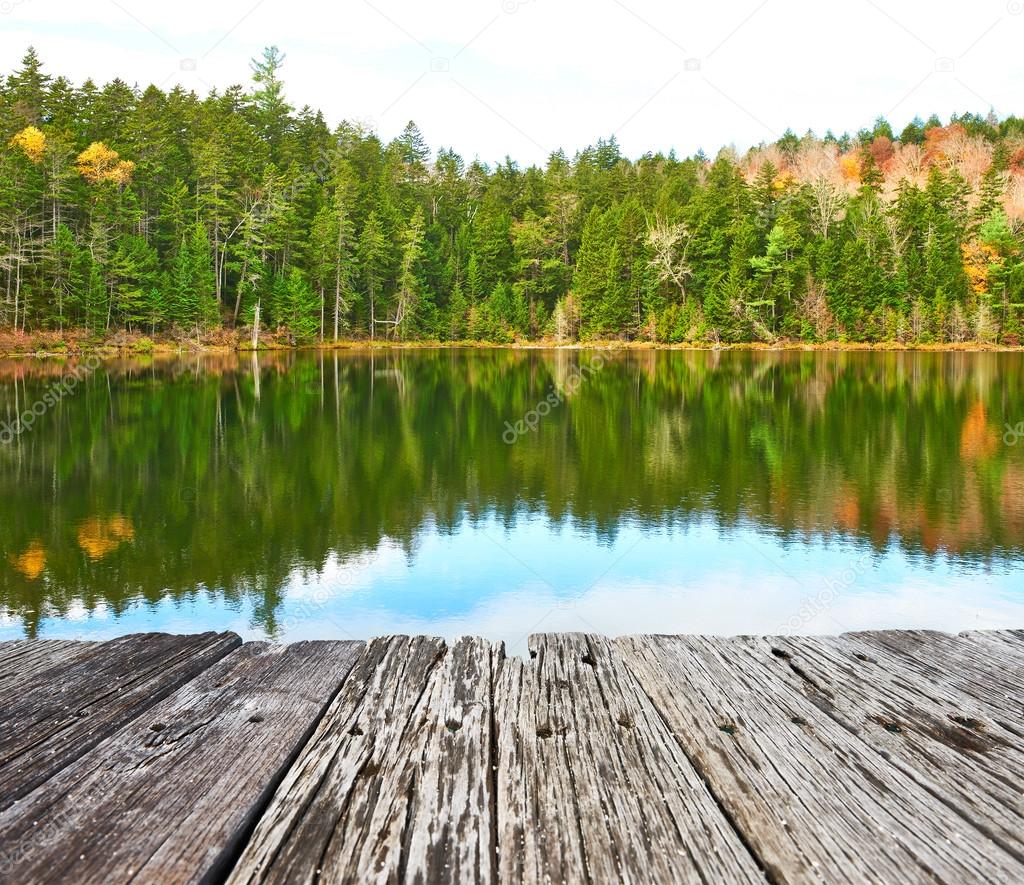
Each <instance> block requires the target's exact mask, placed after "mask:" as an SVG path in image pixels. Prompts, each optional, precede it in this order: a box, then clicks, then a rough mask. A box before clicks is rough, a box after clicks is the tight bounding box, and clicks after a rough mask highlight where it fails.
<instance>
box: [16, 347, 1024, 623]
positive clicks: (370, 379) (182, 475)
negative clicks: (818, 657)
mask: <svg viewBox="0 0 1024 885" xmlns="http://www.w3.org/2000/svg"><path fill="white" fill-rule="evenodd" d="M594 357H595V354H593V353H581V352H576V351H460V350H443V351H396V352H387V353H384V354H381V353H376V354H371V353H366V352H345V353H339V354H304V355H295V354H290V353H288V354H279V355H269V356H267V355H261V356H260V357H259V359H258V360H256V359H254V358H253V357H251V356H245V357H238V356H236V355H223V356H203V357H190V358H187V359H163V360H161V359H150V360H146V361H135V360H122V361H116V362H112V363H109V364H107V365H105V366H104V368H103V369H102V370H100V371H96V372H92V373H90V374H88V375H86V376H84V380H83V381H82V382H81V384H80V385H79V386H78V387H77V388H76V389H75V391H74V392H73V394H72V395H69V396H64V397H62V398H60V399H59V400H58V401H56V402H55V403H54V404H53V405H52V406H51V407H49V408H48V409H46V410H45V412H44V413H43V414H42V415H41V416H40V417H39V418H38V419H37V420H35V421H34V422H33V423H32V426H31V429H30V430H28V431H26V432H22V433H20V434H18V435H16V436H15V437H14V439H13V441H12V442H11V443H10V444H8V445H3V446H0V501H2V502H3V503H2V504H0V508H2V509H0V516H2V521H0V612H2V614H0V618H2V619H0V636H3V637H6V638H10V637H12V636H16V635H24V634H28V635H35V634H37V633H42V634H43V635H110V634H112V633H122V632H130V631H131V630H136V629H174V630H183V631H195V630H200V629H210V628H213V627H216V628H228V627H230V628H233V629H238V630H239V631H240V632H243V633H245V634H246V635H249V636H264V635H269V636H274V637H279V638H284V639H295V638H306V637H323V636H344V635H354V636H366V635H370V634H374V633H381V632H390V631H415V632H440V633H442V634H445V635H454V634H455V633H459V632H479V633H483V634H484V635H489V636H492V637H493V638H500V639H505V640H507V641H509V642H515V641H516V640H518V639H519V638H520V636H521V635H525V633H526V632H528V631H529V630H531V629H540V630H543V629H592V630H600V631H602V632H608V633H620V632H635V631H641V630H648V631H649V630H658V631H671V632H675V631H691V632H695V631H704V632H720V633H728V632H737V631H739V632H770V631H776V630H780V631H786V630H795V631H800V632H836V631H837V630H840V629H854V628H861V627H869V626H870V627H880V626H882V627H884V626H890V627H895V626H931V627H939V628H945V629H963V628H965V627H975V626H1008V625H1014V626H1020V625H1021V624H1024V592H1022V587H1024V581H1022V580H1021V579H1022V577H1024V445H1017V446H1014V445H1010V444H1008V443H1007V442H1006V441H1005V440H1004V438H1003V437H1004V433H1003V428H1004V426H1006V425H1010V426H1014V425H1015V424H1016V423H1017V422H1018V421H1019V420H1021V419H1024V385H1022V383H1021V382H1022V381H1024V378H1022V373H1024V360H1022V358H1021V356H1020V355H1016V354H867V353H846V354H842V353H834V354H833V353H829V354H820V353H715V352H673V353H665V352H639V353H623V354H608V353H603V354H600V355H599V359H598V360H597V361H596V362H595V360H594ZM595 366H596V369H595V368H594V367H595ZM68 371H69V368H68V366H67V365H61V364H58V363H54V362H41V361H10V362H7V363H0V421H6V422H7V423H8V425H10V424H11V422H13V421H16V420H17V415H18V414H20V413H22V412H23V411H24V410H25V409H26V408H28V409H31V406H32V404H34V403H36V402H39V401H40V399H41V398H43V397H45V394H46V392H47V391H48V390H51V389H52V388H53V385H54V383H55V381H58V380H59V379H60V378H61V377H62V376H63V375H64V374H66V373H67V372H68ZM510 425H511V426H512V427H513V428H517V429H516V432H515V433H514V434H511V435H510V434H509V432H508V429H509V426H510ZM510 439H514V441H512V442H511V443H510V441H509V440H510Z"/></svg>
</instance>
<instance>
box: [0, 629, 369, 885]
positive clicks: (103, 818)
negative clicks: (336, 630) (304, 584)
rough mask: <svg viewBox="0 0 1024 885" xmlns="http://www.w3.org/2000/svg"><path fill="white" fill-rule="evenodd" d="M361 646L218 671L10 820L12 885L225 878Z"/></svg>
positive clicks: (313, 648)
mask: <svg viewBox="0 0 1024 885" xmlns="http://www.w3.org/2000/svg"><path fill="white" fill-rule="evenodd" d="M362 647H363V644H362V643H355V642H316V643H298V644H296V645H292V646H283V647H282V646H270V645H267V644H265V643H248V644H246V645H244V646H242V647H241V648H239V649H237V650H236V651H234V652H232V653H231V654H229V655H228V656H227V657H225V658H224V659H223V660H220V661H218V662H217V663H216V664H214V665H213V666H211V667H210V668H209V669H207V670H205V671H204V672H202V673H201V674H200V675H199V676H197V677H196V678H195V679H193V680H192V681H191V682H189V683H187V684H186V685H184V686H182V687H181V688H179V689H178V690H177V691H175V692H174V693H173V694H172V695H170V696H169V697H167V698H165V699H164V700H163V701H161V702H160V703H158V704H156V705H155V706H153V707H151V708H150V709H149V710H148V711H147V712H146V713H145V715H143V716H141V717H140V718H138V719H136V720H135V721H134V722H132V723H130V724H128V725H127V726H125V727H124V728H122V729H121V730H120V731H118V732H117V733H116V734H114V735H112V736H109V737H108V738H107V739H106V740H105V741H104V742H103V743H102V744H100V745H99V746H98V747H95V748H94V749H93V750H92V751H90V752H89V753H87V754H85V755H84V756H82V757H81V758H80V759H78V760H77V761H76V762H74V763H73V764H71V765H69V766H67V767H66V768H64V769H63V770H62V771H60V772H59V773H57V774H55V775H54V776H52V777H51V778H49V780H47V781H46V782H45V783H44V784H42V785H41V786H40V787H38V788H37V789H35V790H33V791H32V792H31V793H29V794H28V795H27V796H25V797H23V798H22V799H20V800H19V801H17V802H16V803H14V805H12V806H11V807H10V808H8V809H7V810H6V811H4V812H2V813H0V845H3V846H5V848H6V854H7V857H8V860H10V858H11V857H12V856H13V857H14V860H13V862H11V863H9V864H8V866H9V868H10V869H11V870H12V879H11V880H12V881H21V882H25V881H55V882H56V881H68V882H96V883H107V882H122V881H128V880H129V879H132V878H133V877H134V878H137V879H138V880H139V881H147V882H162V883H177V882H192V881H199V880H202V879H205V880H207V881H209V880H216V879H218V878H222V877H223V875H224V874H225V873H226V871H227V869H228V867H229V866H230V864H231V862H232V861H233V860H234V858H235V856H236V855H237V852H238V851H239V850H240V848H241V846H242V844H243V842H244V840H245V838H246V837H247V836H248V834H249V832H250V831H251V828H252V827H253V826H254V824H255V822H256V819H257V817H258V815H259V814H260V813H261V812H262V810H263V808H264V807H265V805H266V802H267V801H268V800H269V798H270V795H271V793H272V792H273V789H274V787H275V786H276V784H277V783H278V782H279V780H280V777H281V776H282V775H283V773H284V770H285V769H286V767H287V765H288V764H289V763H290V762H291V761H292V759H293V758H294V756H295V754H296V753H297V752H298V750H299V748H300V747H301V745H302V743H303V741H304V740H305V739H306V738H307V737H308V735H309V734H310V733H311V731H312V730H313V728H314V727H315V724H316V723H317V722H318V721H319V717H320V716H321V714H322V712H323V710H324V709H325V708H326V706H327V705H328V703H329V702H330V700H331V698H332V697H333V696H334V694H335V692H336V691H337V690H338V689H339V687H340V686H341V684H342V682H343V680H344V679H345V677H346V675H347V674H348V672H349V670H350V669H351V667H352V664H353V663H354V661H355V660H356V658H357V657H358V656H359V654H360V652H361V650H362ZM40 826H43V827H44V828H45V830H46V833H45V837H44V838H42V839H40V838H39V837H38V828H39V827H40Z"/></svg>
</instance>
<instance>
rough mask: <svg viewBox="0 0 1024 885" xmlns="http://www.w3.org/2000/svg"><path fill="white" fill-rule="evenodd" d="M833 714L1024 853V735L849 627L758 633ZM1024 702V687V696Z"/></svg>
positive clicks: (1011, 849)
mask: <svg viewBox="0 0 1024 885" xmlns="http://www.w3.org/2000/svg"><path fill="white" fill-rule="evenodd" d="M747 641H748V642H749V643H752V644H755V645H760V646H762V647H761V649H760V652H761V654H762V656H765V655H766V654H773V655H774V656H775V657H776V660H778V664H779V666H782V667H789V668H791V670H792V671H793V672H794V673H796V674H797V676H799V677H800V679H801V680H802V682H803V683H804V686H805V693H806V694H807V695H808V697H810V698H811V699H812V701H816V702H817V703H818V706H819V707H821V708H822V709H824V710H825V711H826V712H827V713H828V714H829V715H830V716H831V717H832V718H833V719H835V720H836V721H838V722H839V723H840V724H842V725H844V726H845V727H846V728H848V729H850V730H851V731H852V732H854V733H856V734H857V735H858V736H860V737H861V738H862V739H863V740H864V741H865V742H866V743H868V744H869V745H870V746H872V747H874V748H875V749H876V750H877V751H878V752H879V753H882V754H883V755H884V756H885V758H886V759H889V760H890V761H891V762H892V763H893V764H894V765H897V766H898V767H900V768H901V769H902V770H903V771H905V772H906V773H907V774H908V775H909V776H910V777H912V778H913V779H914V780H916V781H917V782H918V783H919V784H921V786H922V787H924V788H925V789H926V790H928V791H929V792H930V793H932V794H933V795H934V796H935V798H936V800H937V801H939V802H942V803H943V804H945V805H947V806H949V807H951V808H955V809H956V810H957V811H958V812H959V813H960V814H961V815H963V816H964V817H967V818H968V819H969V820H970V821H971V823H973V824H974V825H975V826H976V827H977V828H978V829H979V830H981V831H982V832H984V833H986V835H988V836H989V837H990V838H992V839H994V840H995V841H996V842H998V843H999V844H1000V845H1001V846H1002V848H1003V849H1004V850H1006V851H1007V852H1008V853H1010V854H1012V855H1013V856H1014V857H1016V858H1017V859H1018V860H1020V861H1024V844H1022V842H1021V828H1022V826H1024V740H1022V739H1021V738H1019V737H1017V736H1016V735H1014V734H1012V733H1011V732H1009V731H1007V730H1006V729H1004V728H1002V727H1001V726H1000V725H999V724H998V722H997V721H996V720H994V719H993V718H992V715H991V714H992V711H991V709H990V708H988V707H986V706H985V705H984V704H983V703H979V702H978V700H976V699H975V698H974V697H972V696H970V695H967V694H964V693H963V692H962V691H959V690H957V689H955V688H952V687H949V686H944V685H941V684H938V683H934V682H931V681H926V680H924V679H922V678H920V677H918V676H910V677H909V678H908V674H907V671H906V669H905V668H903V667H901V666H900V665H899V664H900V662H899V659H897V658H893V657H892V656H891V655H889V654H888V653H887V652H885V651H884V650H883V649H878V650H876V652H875V656H868V655H866V654H865V653H864V652H863V648H864V645H863V644H862V643H858V642H856V641H853V640H850V639H849V638H847V637H843V636H840V637H837V638H828V639H819V638H807V637H785V638H783V637H779V638H775V639H772V640H763V639H756V640H755V639H751V640H747ZM1021 703H1022V706H1024V695H1022V696H1021Z"/></svg>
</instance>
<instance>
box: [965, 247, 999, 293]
mask: <svg viewBox="0 0 1024 885" xmlns="http://www.w3.org/2000/svg"><path fill="white" fill-rule="evenodd" d="M960 255H961V257H962V259H963V266H964V273H965V274H967V279H968V280H969V281H970V284H971V291H972V292H974V294H975V295H985V294H987V293H988V275H989V270H990V268H991V266H992V265H993V264H998V263H999V260H1000V259H999V251H998V250H997V249H996V248H995V247H994V246H991V245H989V244H988V243H982V242H979V241H978V240H972V241H971V242H969V243H963V244H962V245H961V246H960Z"/></svg>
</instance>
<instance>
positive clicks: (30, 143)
mask: <svg viewBox="0 0 1024 885" xmlns="http://www.w3.org/2000/svg"><path fill="white" fill-rule="evenodd" d="M9 143H10V145H11V147H15V148H18V149H19V150H20V151H21V152H22V153H23V154H24V155H25V156H26V157H28V158H29V159H30V160H31V161H32V162H33V163H41V162H42V160H43V152H44V151H45V150H46V136H45V135H43V133H42V132H41V131H40V130H39V129H36V127H35V126H26V127H25V128H24V129H22V130H21V132H18V133H17V134H15V135H13V136H12V137H11V140H10V142H9Z"/></svg>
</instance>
